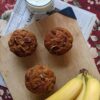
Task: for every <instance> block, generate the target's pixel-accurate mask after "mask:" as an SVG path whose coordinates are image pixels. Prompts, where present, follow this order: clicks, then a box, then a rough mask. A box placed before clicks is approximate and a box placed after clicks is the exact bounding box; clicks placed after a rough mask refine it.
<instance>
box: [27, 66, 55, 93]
mask: <svg viewBox="0 0 100 100" xmlns="http://www.w3.org/2000/svg"><path fill="white" fill-rule="evenodd" d="M55 82H56V77H55V75H54V73H53V71H52V70H51V69H49V68H48V67H46V66H42V65H36V66H34V67H32V68H30V69H28V70H27V72H26V74H25V85H26V88H27V89H28V90H29V91H31V92H32V93H35V94H38V95H41V94H46V93H49V92H51V91H52V90H53V89H54V85H55Z"/></svg>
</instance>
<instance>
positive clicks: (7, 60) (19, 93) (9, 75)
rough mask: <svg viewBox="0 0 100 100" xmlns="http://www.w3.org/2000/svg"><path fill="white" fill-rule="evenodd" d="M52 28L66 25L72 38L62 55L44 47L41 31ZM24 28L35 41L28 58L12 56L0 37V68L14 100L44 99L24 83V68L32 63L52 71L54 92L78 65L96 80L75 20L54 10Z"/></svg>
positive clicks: (3, 39)
mask: <svg viewBox="0 0 100 100" xmlns="http://www.w3.org/2000/svg"><path fill="white" fill-rule="evenodd" d="M55 27H63V28H66V29H67V30H68V31H70V32H71V34H72V35H73V38H74V42H73V47H72V49H71V50H70V51H69V52H68V53H66V54H65V55H63V56H53V55H51V54H49V52H48V51H47V50H46V49H45V47H44V41H43V39H44V36H45V34H46V33H47V32H48V31H50V30H51V29H53V28H55ZM25 29H27V30H29V31H32V32H33V33H34V34H35V35H36V37H37V41H38V47H37V50H36V52H35V53H34V54H33V55H32V56H30V57H25V58H19V57H17V56H15V55H14V54H13V53H11V52H10V50H9V48H8V39H9V37H2V38H1V39H0V71H1V73H2V75H3V77H4V79H5V81H6V84H7V86H8V88H9V90H10V92H11V94H12V96H13V99H14V100H44V96H36V95H34V94H32V93H30V92H29V91H28V90H27V89H26V87H25V83H24V75H25V72H26V70H27V69H28V68H30V67H32V66H34V65H36V64H43V65H46V66H48V67H50V68H51V69H52V70H53V71H54V73H55V75H56V77H57V80H56V85H55V90H54V91H56V90H58V89H59V88H61V87H62V86H63V85H64V84H65V83H66V82H67V81H68V80H70V79H71V78H73V77H74V76H75V75H77V74H78V73H79V71H80V69H82V68H86V69H87V70H89V72H90V74H92V75H93V76H94V77H96V78H98V79H99V80H100V75H99V72H98V71H97V69H96V66H95V64H94V61H93V59H91V56H90V53H89V49H88V46H87V44H86V42H85V40H84V38H83V36H82V33H81V31H80V30H79V27H78V25H77V21H76V20H73V19H71V18H68V17H65V16H63V15H60V14H58V13H55V14H53V15H51V16H49V17H47V18H45V19H42V20H40V21H39V22H36V23H35V22H34V23H32V24H31V25H30V26H28V27H27V28H25Z"/></svg>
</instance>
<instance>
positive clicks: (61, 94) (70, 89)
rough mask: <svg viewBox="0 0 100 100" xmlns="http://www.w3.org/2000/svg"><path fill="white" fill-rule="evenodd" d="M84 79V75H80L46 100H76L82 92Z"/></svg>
mask: <svg viewBox="0 0 100 100" xmlns="http://www.w3.org/2000/svg"><path fill="white" fill-rule="evenodd" d="M82 78H83V75H82V74H79V75H78V76H77V77H75V78H73V79H72V80H70V81H69V82H68V83H66V84H65V85H64V86H63V87H62V88H61V89H60V90H58V91H57V92H56V93H54V94H53V95H51V96H50V97H48V98H47V99H46V100H74V99H75V98H76V97H77V96H78V95H79V93H80V91H81V90H82V86H83V81H82Z"/></svg>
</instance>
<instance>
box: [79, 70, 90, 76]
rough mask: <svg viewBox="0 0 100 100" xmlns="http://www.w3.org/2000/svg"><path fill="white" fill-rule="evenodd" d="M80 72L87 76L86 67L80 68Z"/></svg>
mask: <svg viewBox="0 0 100 100" xmlns="http://www.w3.org/2000/svg"><path fill="white" fill-rule="evenodd" d="M80 73H82V74H83V76H87V74H88V73H89V72H88V70H87V69H81V70H80Z"/></svg>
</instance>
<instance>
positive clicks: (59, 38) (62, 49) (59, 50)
mask: <svg viewBox="0 0 100 100" xmlns="http://www.w3.org/2000/svg"><path fill="white" fill-rule="evenodd" d="M72 43H73V37H72V35H71V33H70V32H69V31H67V30H66V29H65V28H61V27H56V28H54V29H53V30H51V31H50V32H49V33H47V35H46V36H45V39H44V45H45V47H46V48H47V50H48V51H49V52H50V53H51V54H55V55H63V54H65V53H66V52H67V51H69V50H70V49H71V48H72Z"/></svg>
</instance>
